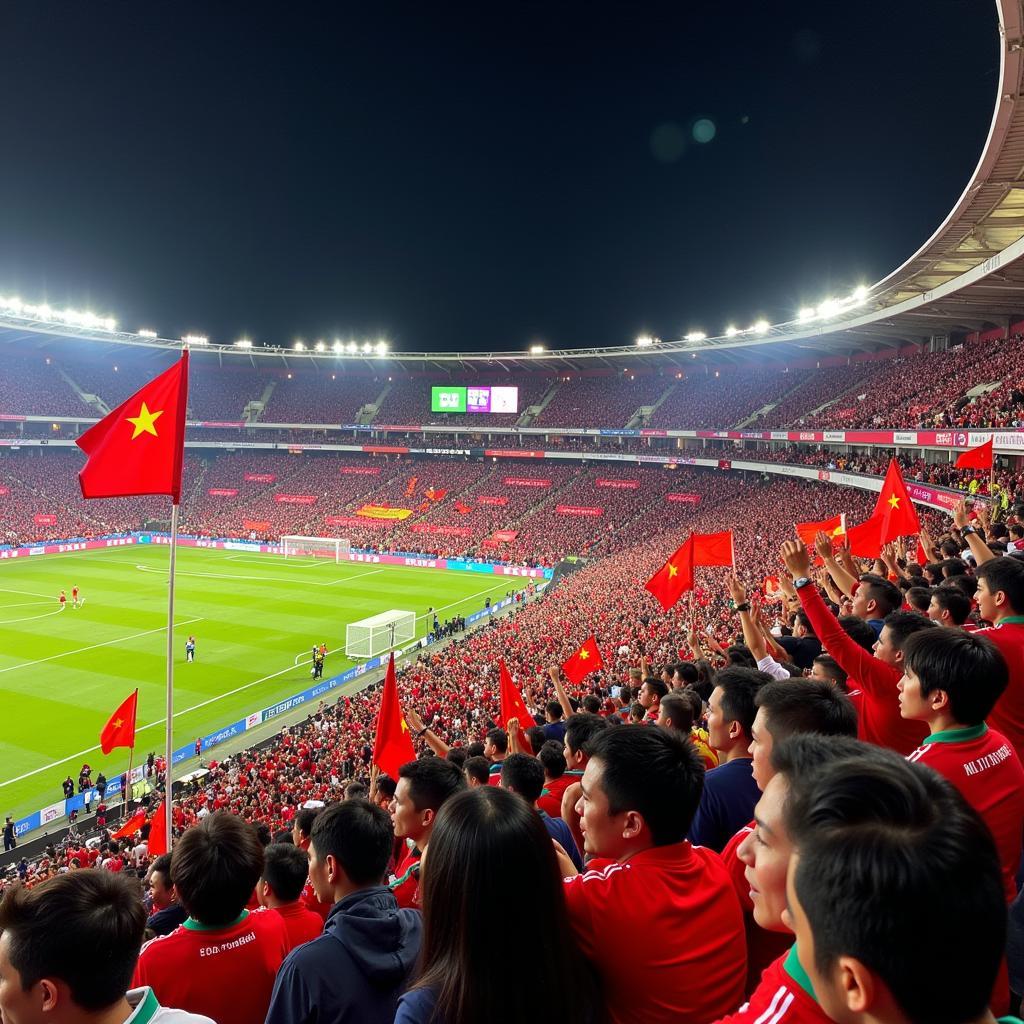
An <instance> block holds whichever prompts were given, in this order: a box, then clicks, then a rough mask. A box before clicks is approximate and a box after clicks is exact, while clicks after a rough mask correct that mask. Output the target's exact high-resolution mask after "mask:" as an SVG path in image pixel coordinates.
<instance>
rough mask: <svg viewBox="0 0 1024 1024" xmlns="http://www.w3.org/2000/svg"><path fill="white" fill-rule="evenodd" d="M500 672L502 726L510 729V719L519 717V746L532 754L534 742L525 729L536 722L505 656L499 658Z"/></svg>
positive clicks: (524, 751)
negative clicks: (531, 741)
mask: <svg viewBox="0 0 1024 1024" xmlns="http://www.w3.org/2000/svg"><path fill="white" fill-rule="evenodd" d="M498 673H499V675H500V677H501V725H502V728H503V729H508V720H509V719H510V718H518V719H519V737H518V739H519V746H520V748H521V749H522V751H523V753H526V754H532V753H533V744H532V743H530V741H529V740H528V739H527V738H526V731H525V730H526V729H528V728H529V727H530V726H531V725H533V724H534V721H533V715H531V714H530V710H529V708H527V706H526V701H524V700H523V695H522V694H521V693H520V692H519V689H518V688H517V687H516V684H515V683H514V682H512V676H511V675H510V674H509V671H508V668H507V667H506V665H505V659H504V658H499V659H498Z"/></svg>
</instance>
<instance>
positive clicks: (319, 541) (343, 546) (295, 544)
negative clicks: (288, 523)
mask: <svg viewBox="0 0 1024 1024" xmlns="http://www.w3.org/2000/svg"><path fill="white" fill-rule="evenodd" d="M349 547H350V545H349V542H348V538H345V537H293V536H288V537H282V538H281V553H282V554H283V555H284V557H285V558H331V559H333V560H334V561H335V562H340V561H341V560H342V559H343V558H344V557H345V556H346V555H347V554H348V552H349Z"/></svg>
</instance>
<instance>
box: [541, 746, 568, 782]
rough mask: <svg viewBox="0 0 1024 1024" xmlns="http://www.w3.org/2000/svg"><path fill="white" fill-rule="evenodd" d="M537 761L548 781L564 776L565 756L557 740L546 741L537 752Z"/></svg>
mask: <svg viewBox="0 0 1024 1024" xmlns="http://www.w3.org/2000/svg"><path fill="white" fill-rule="evenodd" d="M537 760H538V761H540V763H541V765H542V767H543V768H544V774H545V776H547V778H549V779H560V778H561V777H562V776H563V775H564V774H565V767H566V765H565V754H564V753H563V750H562V744H561V743H559V742H558V741H557V740H548V741H547V742H546V743H544V744H543V745H542V746H541V747H540V749H539V750H538V751H537Z"/></svg>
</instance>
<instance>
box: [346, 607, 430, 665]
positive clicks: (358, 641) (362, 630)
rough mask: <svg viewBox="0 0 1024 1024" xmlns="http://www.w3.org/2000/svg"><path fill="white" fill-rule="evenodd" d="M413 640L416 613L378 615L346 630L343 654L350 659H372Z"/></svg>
mask: <svg viewBox="0 0 1024 1024" xmlns="http://www.w3.org/2000/svg"><path fill="white" fill-rule="evenodd" d="M415 637H416V613H415V612H403V611H395V610H392V611H389V612H381V613H380V614H379V615H371V616H370V617H369V618H368V619H360V621H359V622H350V623H349V624H348V625H347V626H346V627H345V655H346V656H347V657H349V658H352V659H353V660H355V659H359V660H366V659H367V658H375V657H376V656H377V655H378V654H383V653H384V652H385V651H390V650H391V648H392V647H398V646H400V645H401V644H404V643H408V642H409V641H410V640H413V639H415Z"/></svg>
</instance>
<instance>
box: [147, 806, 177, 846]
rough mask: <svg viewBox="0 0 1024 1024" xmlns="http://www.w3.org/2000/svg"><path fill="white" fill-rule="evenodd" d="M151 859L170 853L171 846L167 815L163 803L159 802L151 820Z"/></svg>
mask: <svg viewBox="0 0 1024 1024" xmlns="http://www.w3.org/2000/svg"><path fill="white" fill-rule="evenodd" d="M148 845H149V859H150V860H153V858H154V857H159V856H160V855H161V854H164V853H170V852H171V848H170V846H169V845H168V842H167V815H166V813H165V812H164V805H163V803H162V802H161V803H159V804H157V807H156V810H155V811H153V817H152V818H151V819H150V821H149V843H148Z"/></svg>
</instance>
